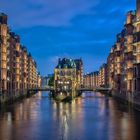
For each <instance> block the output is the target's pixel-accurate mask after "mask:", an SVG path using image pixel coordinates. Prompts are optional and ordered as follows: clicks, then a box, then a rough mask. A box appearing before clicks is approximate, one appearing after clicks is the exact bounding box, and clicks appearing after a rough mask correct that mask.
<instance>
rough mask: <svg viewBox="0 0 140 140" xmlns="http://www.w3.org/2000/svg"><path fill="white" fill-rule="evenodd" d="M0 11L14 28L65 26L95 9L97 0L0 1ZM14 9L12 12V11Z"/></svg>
mask: <svg viewBox="0 0 140 140" xmlns="http://www.w3.org/2000/svg"><path fill="white" fill-rule="evenodd" d="M0 1H1V2H0V3H1V5H0V9H1V10H2V11H4V12H6V13H7V14H8V15H9V17H10V19H14V20H11V22H12V25H13V26H14V27H17V28H19V27H31V26H36V25H45V26H55V27H58V26H67V25H69V24H71V23H70V22H71V20H72V18H74V17H75V16H77V15H80V14H82V13H83V14H84V13H86V12H88V11H89V10H90V8H92V7H95V6H96V5H97V4H98V3H99V0H94V1H92V0H86V1H85V0H59V2H58V1H57V0H38V1H36V2H35V1H34V0H24V1H19V0H14V1H12V2H11V3H10V4H9V0H4V1H2V0H0ZM13 9H14V10H13Z"/></svg>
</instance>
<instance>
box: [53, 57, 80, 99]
mask: <svg viewBox="0 0 140 140" xmlns="http://www.w3.org/2000/svg"><path fill="white" fill-rule="evenodd" d="M78 87H79V84H78V81H77V65H76V63H75V60H73V59H68V58H63V59H60V58H59V60H58V65H57V66H56V68H55V71H54V89H55V93H54V95H55V96H54V97H55V98H56V99H57V100H65V99H68V100H71V99H73V98H74V97H76V96H77V95H78V94H77V92H76V91H77V88H78Z"/></svg>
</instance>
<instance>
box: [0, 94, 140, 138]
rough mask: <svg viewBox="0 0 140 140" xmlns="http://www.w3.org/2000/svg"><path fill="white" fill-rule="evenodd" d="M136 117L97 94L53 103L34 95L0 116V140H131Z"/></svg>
mask: <svg viewBox="0 0 140 140" xmlns="http://www.w3.org/2000/svg"><path fill="white" fill-rule="evenodd" d="M139 118H140V113H139V112H135V111H132V110H131V109H129V108H127V107H126V106H124V105H121V104H120V103H118V102H116V101H115V100H114V99H112V98H108V97H105V96H104V95H102V94H100V93H88V94H83V97H81V98H77V99H76V100H73V102H71V103H57V102H55V101H53V100H51V99H49V98H48V93H41V92H40V93H38V94H36V95H35V96H33V97H31V98H28V99H25V100H24V101H22V102H20V103H16V104H15V105H11V106H9V107H8V108H7V109H6V110H5V111H3V112H1V113H0V139H2V140H18V139H20V140H25V139H26V140H30V139H45V138H47V139H48V140H52V139H56V140H57V139H65V140H67V139H68V140H69V139H70V140H74V139H80V140H86V139H95V140H96V139H97V140H98V139H99V140H100V139H104V140H114V139H115V140H123V139H124V140H135V139H140V134H139V130H140V120H139Z"/></svg>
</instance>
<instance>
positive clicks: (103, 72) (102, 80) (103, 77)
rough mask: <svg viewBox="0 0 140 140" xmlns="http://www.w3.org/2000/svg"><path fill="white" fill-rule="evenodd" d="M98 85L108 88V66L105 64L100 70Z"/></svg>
mask: <svg viewBox="0 0 140 140" xmlns="http://www.w3.org/2000/svg"><path fill="white" fill-rule="evenodd" d="M98 85H99V86H100V87H106V86H107V64H103V65H102V66H101V67H100V69H99V75H98Z"/></svg>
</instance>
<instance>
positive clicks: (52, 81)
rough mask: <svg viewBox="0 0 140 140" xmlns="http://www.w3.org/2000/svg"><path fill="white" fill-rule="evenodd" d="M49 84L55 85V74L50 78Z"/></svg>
mask: <svg viewBox="0 0 140 140" xmlns="http://www.w3.org/2000/svg"><path fill="white" fill-rule="evenodd" d="M48 85H49V86H54V75H53V76H52V77H51V78H50V80H49V83H48Z"/></svg>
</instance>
